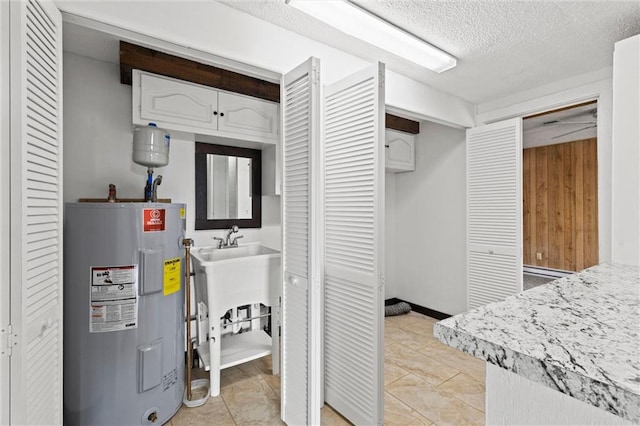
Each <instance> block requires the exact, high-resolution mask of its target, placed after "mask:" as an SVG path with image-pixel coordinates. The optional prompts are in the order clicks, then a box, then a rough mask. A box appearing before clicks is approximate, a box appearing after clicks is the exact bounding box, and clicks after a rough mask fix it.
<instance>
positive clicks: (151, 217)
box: [142, 209, 166, 232]
mask: <svg viewBox="0 0 640 426" xmlns="http://www.w3.org/2000/svg"><path fill="white" fill-rule="evenodd" d="M165 213H166V212H165V210H164V209H142V230H143V231H144V232H158V231H164V224H165V220H164V218H165Z"/></svg>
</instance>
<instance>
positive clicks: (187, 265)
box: [182, 238, 193, 401]
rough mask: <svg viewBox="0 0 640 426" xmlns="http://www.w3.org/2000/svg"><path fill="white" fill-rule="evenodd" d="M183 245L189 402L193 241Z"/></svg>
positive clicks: (191, 356) (191, 349)
mask: <svg viewBox="0 0 640 426" xmlns="http://www.w3.org/2000/svg"><path fill="white" fill-rule="evenodd" d="M182 244H184V250H185V254H184V258H185V265H184V278H185V279H184V282H185V289H184V290H185V295H186V299H187V300H186V309H187V312H186V314H187V315H186V322H187V368H186V373H187V400H188V401H191V366H192V365H193V345H192V343H191V245H192V244H193V240H192V239H191V238H185V239H184V240H182Z"/></svg>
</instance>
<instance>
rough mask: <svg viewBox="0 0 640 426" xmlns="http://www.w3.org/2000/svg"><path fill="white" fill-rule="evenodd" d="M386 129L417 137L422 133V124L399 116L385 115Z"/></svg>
mask: <svg viewBox="0 0 640 426" xmlns="http://www.w3.org/2000/svg"><path fill="white" fill-rule="evenodd" d="M385 127H386V128H387V129H392V130H398V131H400V132H405V133H411V134H412V135H417V134H418V133H420V123H419V122H417V121H413V120H409V119H408V118H402V117H398V116H397V115H391V114H385Z"/></svg>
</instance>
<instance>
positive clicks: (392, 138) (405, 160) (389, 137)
mask: <svg viewBox="0 0 640 426" xmlns="http://www.w3.org/2000/svg"><path fill="white" fill-rule="evenodd" d="M385 139H386V140H385V168H386V170H387V171H388V172H407V171H414V170H415V169H416V160H415V136H414V135H411V134H408V133H403V132H396V131H394V130H387V131H386V132H385Z"/></svg>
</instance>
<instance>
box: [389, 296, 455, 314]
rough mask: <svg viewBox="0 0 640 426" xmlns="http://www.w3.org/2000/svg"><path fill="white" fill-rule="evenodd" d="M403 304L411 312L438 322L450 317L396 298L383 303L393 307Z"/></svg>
mask: <svg viewBox="0 0 640 426" xmlns="http://www.w3.org/2000/svg"><path fill="white" fill-rule="evenodd" d="M400 302H405V303H408V304H409V306H411V310H412V311H414V312H417V313H419V314H422V315H426V316H428V317H431V318H435V319H438V320H443V319H447V318H449V317H450V316H451V315H449V314H445V313H443V312H438V311H434V310H433V309H429V308H425V307H424V306H420V305H416V304H415V303H411V302H407V301H405V300H402V299H398V298H397V297H392V298H391V299H386V300H385V301H384V305H385V306H388V305H395V304H396V303H400Z"/></svg>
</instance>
